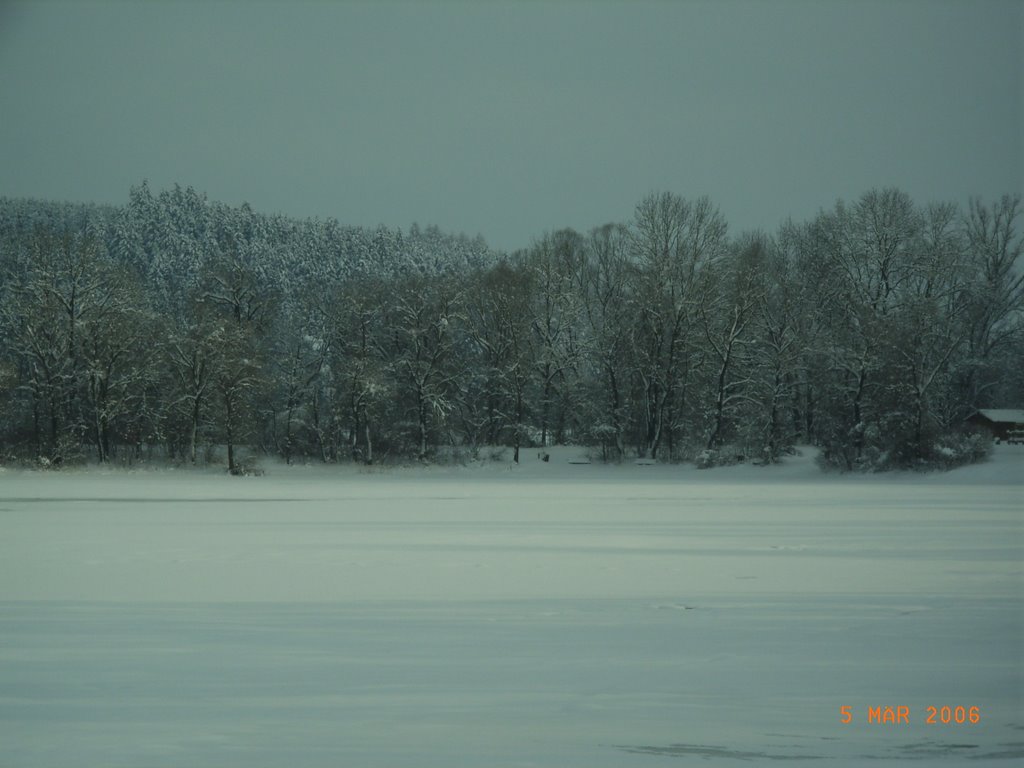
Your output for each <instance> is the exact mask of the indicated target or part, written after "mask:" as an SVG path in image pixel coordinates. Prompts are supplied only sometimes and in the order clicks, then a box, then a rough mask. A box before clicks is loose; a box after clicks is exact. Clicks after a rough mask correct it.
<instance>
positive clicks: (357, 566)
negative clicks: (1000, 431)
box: [0, 446, 1024, 768]
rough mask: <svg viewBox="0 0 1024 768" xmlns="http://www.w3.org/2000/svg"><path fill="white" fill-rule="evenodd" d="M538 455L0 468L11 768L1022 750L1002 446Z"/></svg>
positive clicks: (852, 761)
mask: <svg viewBox="0 0 1024 768" xmlns="http://www.w3.org/2000/svg"><path fill="white" fill-rule="evenodd" d="M530 458H531V459H533V460H532V462H530V463H528V464H524V465H523V466H521V467H518V468H516V469H509V468H508V467H506V466H505V465H492V466H488V467H482V468H462V469H445V468H432V469H426V468H425V469H408V470H392V471H386V472H379V471H375V472H372V473H366V472H359V471H356V470H354V469H351V468H348V469H341V470H339V469H337V468H322V467H290V468H286V467H273V468H271V470H270V471H269V473H268V475H267V476H265V477H259V478H231V477H227V476H223V475H221V474H215V473H212V472H209V473H204V472H184V471H173V470H164V471H139V472H124V471H121V472H101V471H97V470H92V471H82V472H61V473H29V472H14V471H10V470H8V471H0V765H3V766H17V768H33V767H34V766H104V767H110V766H134V767H137V768H141V767H145V766H246V767H247V768H249V767H250V766H291V767H294V768H301V767H303V766H389V767H390V766H415V767H416V768H431V767H432V766H438V767H440V766H445V767H446V768H447V767H448V766H588V767H590V766H652V768H656V767H657V766H669V765H674V764H678V765H686V764H694V763H696V762H699V763H702V764H704V763H706V764H712V765H715V764H717V765H722V766H726V765H733V764H736V765H739V764H747V765H749V764H751V763H771V764H776V765H777V764H779V763H780V762H782V763H787V762H796V761H799V762H801V763H811V764H815V763H821V764H823V765H830V766H854V765H862V764H865V762H866V761H867V760H870V764H872V765H886V764H892V765H898V764H903V763H905V762H908V761H917V764H926V765H932V764H937V765H944V766H947V765H949V766H951V765H960V764H963V765H967V764H975V761H976V760H977V759H984V758H989V760H986V762H991V763H993V764H1001V763H1006V764H1009V763H1019V762H1021V761H1022V760H1024V707H1022V691H1024V571H1022V561H1024V523H1022V517H1024V485H1022V483H1024V471H1022V470H1024V450H1022V449H1021V448H1016V447H1008V446H1000V447H999V449H998V450H997V453H996V455H995V456H994V457H993V460H992V461H990V462H989V463H987V464H984V465H980V466H976V467H968V468H964V469H960V470H957V471H954V472H951V473H947V474H932V475H915V474H904V475H884V476H873V477H844V476H841V475H823V474H820V473H819V472H818V471H817V469H816V468H814V466H813V465H812V464H811V461H810V456H809V455H805V456H804V457H802V458H799V457H798V458H793V459H790V460H789V461H788V462H787V463H786V465H785V466H782V467H775V468H759V467H735V468H727V469H719V470H709V471H699V470H695V469H691V468H681V467H666V466H641V467H638V466H622V467H616V466H611V467H608V466H601V465H597V464H592V465H577V464H570V463H568V461H567V459H568V458H570V454H569V453H568V452H560V453H555V454H554V456H553V458H552V460H551V462H549V463H541V462H538V461H536V459H535V457H532V456H531V457H530ZM844 705H845V706H848V707H850V711H851V714H852V716H853V722H851V723H849V724H843V723H842V722H841V716H840V707H841V706H844ZM869 706H883V707H884V706H891V707H893V708H895V707H897V706H906V707H908V708H909V713H910V714H909V721H910V722H908V723H897V724H891V723H886V724H872V723H868V712H867V708H868V707H869ZM928 706H934V707H936V708H939V707H942V706H950V707H954V708H955V707H957V706H962V707H971V706H976V707H978V712H979V714H980V721H979V722H978V723H974V724H972V723H964V724H956V723H948V724H944V723H941V722H937V723H934V724H928V723H926V722H925V718H926V715H927V710H926V708H927V707H928ZM953 711H954V712H955V710H953ZM936 719H939V718H936Z"/></svg>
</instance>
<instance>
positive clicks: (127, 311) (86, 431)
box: [0, 184, 1024, 472]
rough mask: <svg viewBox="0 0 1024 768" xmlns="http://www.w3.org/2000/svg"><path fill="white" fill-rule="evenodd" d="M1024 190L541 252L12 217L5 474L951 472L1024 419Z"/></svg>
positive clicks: (679, 214)
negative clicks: (616, 466)
mask: <svg viewBox="0 0 1024 768" xmlns="http://www.w3.org/2000/svg"><path fill="white" fill-rule="evenodd" d="M1019 213H1020V201H1019V198H1016V197H1010V196H1005V197H1003V198H1001V199H1000V200H998V201H996V202H994V203H991V204H986V203H983V202H982V201H980V200H972V201H971V202H970V203H969V205H968V206H967V208H966V209H961V208H959V207H958V206H956V205H952V204H929V205H918V204H915V203H914V202H913V201H912V200H911V199H910V197H909V196H908V195H906V194H905V193H903V192H901V191H899V190H896V189H882V190H872V191H870V192H867V193H866V194H864V195H862V196H861V197H860V198H859V199H858V200H856V201H855V202H852V203H846V202H843V201H840V202H837V203H836V204H835V205H834V206H833V207H831V208H829V209H825V210H822V211H821V212H820V213H819V214H818V215H817V216H815V217H814V218H813V219H811V220H810V221H807V222H799V223H798V222H792V221H790V222H787V223H785V224H784V225H782V226H781V227H780V228H779V229H778V231H777V232H775V233H773V234H767V233H763V232H752V233H741V234H739V235H737V236H732V235H730V233H729V231H728V227H727V223H726V220H725V218H724V217H723V216H722V214H721V213H720V212H719V210H718V209H717V208H716V207H715V206H714V205H713V204H712V203H711V201H709V200H708V199H706V198H699V199H694V200H689V199H685V198H682V197H680V196H678V195H675V194H671V193H660V194H651V195H649V196H647V197H645V198H644V199H643V200H641V201H640V202H639V204H638V205H637V206H636V209H635V211H634V213H633V216H632V219H631V220H629V221H628V222H627V223H622V224H606V225H604V226H600V227H596V228H594V229H593V230H591V231H590V232H588V233H585V234H584V233H579V232H575V231H573V230H569V229H566V230H562V231H558V232H554V233H549V234H546V235H544V236H542V237H540V238H539V239H537V240H536V241H535V242H534V243H533V245H532V246H531V247H529V248H527V249H524V250H522V251H518V252H515V253H512V254H504V253H497V252H494V251H491V250H490V249H488V248H487V246H486V244H485V243H484V242H483V240H482V239H480V238H475V239H470V238H466V237H463V236H458V237H454V236H450V235H446V234H444V233H441V232H439V231H438V230H436V229H435V228H428V229H426V230H420V229H419V228H418V227H413V228H412V229H411V230H409V231H408V232H406V233H403V232H401V231H398V230H390V229H387V228H384V227H379V228H377V229H376V230H367V229H362V228H353V227H342V226H340V225H339V224H338V223H337V222H335V221H333V220H328V221H320V220H298V219H291V218H287V217H282V216H265V215H261V214H258V213H255V212H253V211H252V210H251V209H250V208H249V207H248V206H244V205H243V206H241V207H232V206H227V205H223V204H219V203H212V202H210V201H208V200H207V199H206V198H205V197H204V196H202V195H199V194H197V193H196V192H195V191H194V190H192V189H182V188H180V187H175V188H173V189H171V190H166V191H163V192H161V193H159V194H156V195H154V194H153V193H152V192H151V191H150V190H149V189H148V187H147V186H146V185H145V184H143V185H141V186H139V187H136V188H133V189H132V190H131V193H130V196H129V202H128V204H126V205H125V206H93V205H69V204H56V203H46V202H38V201H26V200H8V199H4V200H0V279H2V284H0V457H3V458H4V459H6V460H9V461H34V462H41V463H44V464H50V465H60V464H63V463H67V462H70V461H81V460H87V459H91V460H96V461H99V462H110V461H118V462H131V461H136V460H142V459H148V458H153V457H154V456H159V457H161V458H166V459H170V460H173V461H179V462H188V463H194V462H205V461H209V460H211V459H214V458H215V460H217V461H226V463H227V466H228V468H229V469H230V470H231V471H233V472H239V471H244V462H242V461H240V455H241V453H245V454H247V455H251V454H254V453H255V454H273V455H278V456H280V457H282V458H283V459H284V460H286V461H289V462H291V461H294V460H299V459H301V460H304V461H308V460H317V461H324V462H338V461H357V462H365V463H372V462H378V461H384V460H392V459H395V458H402V459H418V460H433V459H442V458H444V459H447V458H450V457H452V456H458V455H461V456H468V457H475V456H478V455H479V454H480V452H481V451H492V450H493V448H494V447H504V448H505V450H506V451H508V452H509V453H510V455H511V458H512V460H514V461H518V460H519V456H520V452H521V451H522V450H523V449H525V448H527V447H531V448H533V447H538V446H539V447H544V446H549V445H554V444H564V443H572V444H579V445H587V446H590V447H592V449H593V450H594V451H595V453H597V454H599V455H600V457H602V458H604V459H606V460H623V459H625V458H628V457H648V458H651V459H656V460H663V461H676V460H687V461H696V462H698V464H699V465H701V466H708V465H713V464H719V463H727V462H731V461H736V460H744V459H745V460H757V461H764V462H772V461H775V460H776V459H777V458H778V457H780V456H781V455H783V454H784V453H786V452H787V451H789V450H790V449H791V448H792V447H793V446H794V445H795V444H797V443H812V444H815V445H818V446H820V447H821V448H822V449H823V450H822V456H823V457H824V461H825V462H826V463H827V464H830V465H834V466H837V467H840V468H843V469H882V468H891V467H914V466H950V465H952V464H956V463H960V462H963V461H969V460H972V459H976V458H978V457H979V456H981V455H982V454H983V453H984V450H985V446H984V441H983V440H981V439H979V438H977V437H974V436H971V435H970V434H968V433H967V432H965V430H964V427H963V424H964V418H965V417H966V416H968V415H969V414H970V413H971V412H973V411H974V410H975V409H976V408H978V407H985V406H989V407H999V406H1002V407H1019V406H1020V405H1021V404H1022V403H1024V366H1022V365H1021V362H1022V361H1024V311H1022V310H1024V278H1022V276H1021V273H1020V271H1019V263H1018V262H1019V257H1020V254H1021V250H1022V244H1024V241H1022V238H1021V237H1020V235H1019V233H1018V232H1017V229H1016V227H1017V223H1018V217H1019Z"/></svg>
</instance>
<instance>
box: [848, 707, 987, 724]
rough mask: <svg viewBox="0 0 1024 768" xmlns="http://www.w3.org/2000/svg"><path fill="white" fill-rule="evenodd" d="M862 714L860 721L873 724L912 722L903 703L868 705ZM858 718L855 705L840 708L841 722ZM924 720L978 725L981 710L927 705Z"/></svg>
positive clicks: (929, 722) (938, 722)
mask: <svg viewBox="0 0 1024 768" xmlns="http://www.w3.org/2000/svg"><path fill="white" fill-rule="evenodd" d="M862 714H863V715H864V717H862V718H860V722H867V723H869V724H871V725H874V724H879V725H885V724H889V725H898V724H900V723H908V724H909V723H910V707H908V706H905V705H903V704H900V705H897V706H895V707H890V706H878V707H867V708H866V709H865V710H863V711H862ZM857 719H858V717H857V715H856V713H855V710H854V708H853V707H849V706H845V705H844V706H841V707H840V708H839V722H841V723H843V724H844V725H845V724H846V723H852V722H853V721H854V720H857ZM923 722H925V723H927V724H929V725H933V724H942V725H976V724H977V723H980V722H981V710H980V709H979V708H978V707H959V706H958V707H951V706H942V707H925V708H924V718H923Z"/></svg>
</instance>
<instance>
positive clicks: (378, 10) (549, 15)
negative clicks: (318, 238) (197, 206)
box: [0, 0, 1024, 249]
mask: <svg viewBox="0 0 1024 768" xmlns="http://www.w3.org/2000/svg"><path fill="white" fill-rule="evenodd" d="M1022 71H1024V2H1013V1H1009V2H999V1H997V0H970V1H968V2H941V1H940V0H922V1H920V2H897V1H894V0H885V1H884V2H869V1H858V2H838V1H836V2H825V1H824V0H810V1H807V2H801V1H798V0H782V1H779V2H739V1H732V0H724V1H722V0H716V1H714V2H629V3H627V2H599V3H583V2H564V1H563V2H540V1H534V2H477V3H470V2H446V3H441V2H420V3H415V4H406V3H398V2H383V3H372V4H371V3H351V2H350V3H342V2H337V3H331V2H321V3H297V2H290V3H283V2H282V3H242V2H212V3H211V2H188V3H178V2H134V3H133V2H92V1H90V0H78V1H76V2H71V3H61V2H29V3H10V2H3V4H2V5H0V195H9V196H32V197H41V198H51V199H63V200H78V201H86V200H93V201H101V202H114V203H122V202H124V201H125V200H126V199H127V195H128V188H129V187H130V186H131V185H133V184H137V183H139V182H140V181H141V180H142V179H143V178H146V179H148V180H149V182H150V185H151V187H152V188H154V189H161V188H164V187H166V186H169V185H171V184H173V183H174V182H179V183H181V184H182V185H183V186H184V185H191V186H193V187H195V188H197V189H198V190H200V191H203V192H206V193H207V194H208V195H209V197H210V198H212V199H216V200H223V201H225V202H229V203H240V202H242V201H248V202H249V203H250V204H251V205H252V206H253V207H254V208H255V209H257V210H261V211H265V212H268V213H272V212H282V213H287V214H294V215H299V216H319V217H327V216H333V217H336V218H338V219H339V220H340V221H341V222H342V223H344V224H358V225H366V226H374V225H376V224H378V223H384V224H387V225H389V226H401V227H403V228H405V227H407V226H408V225H409V224H411V223H412V222H414V221H416V222H419V223H420V224H422V225H426V224H431V223H433V224H437V225H438V226H440V227H442V228H443V229H446V230H449V231H453V232H465V233H467V234H469V235H474V234H477V233H479V234H482V235H484V237H485V238H487V240H488V242H490V243H491V244H492V245H494V246H496V247H499V248H509V249H511V248H517V247H521V246H525V245H527V244H529V242H530V240H531V239H532V238H533V237H535V236H538V235H540V234H542V233H543V232H544V231H548V230H553V229H558V228H561V227H565V226H572V227H575V228H577V229H581V230H586V229H589V228H590V227H592V226H595V225H598V224H601V223H604V222H606V221H625V220H627V219H629V218H630V217H631V216H632V212H633V208H634V206H635V205H636V203H637V202H638V200H639V199H640V198H641V197H642V196H643V195H645V194H646V193H648V192H650V191H654V190H670V191H673V192H677V193H679V194H681V195H683V196H685V197H695V196H698V195H701V194H707V195H709V196H710V197H711V198H712V200H713V201H714V202H715V203H717V204H718V205H719V207H720V208H721V210H722V212H723V214H724V215H725V217H726V218H727V220H728V221H729V223H730V227H731V228H732V230H733V231H739V230H743V229H748V228H755V227H762V228H766V229H769V230H773V229H774V228H775V227H776V226H777V225H778V224H779V222H780V221H782V220H783V219H784V218H785V217H787V216H790V215H792V216H794V217H795V218H798V219H804V218H807V217H809V216H811V215H813V214H814V213H815V212H816V211H817V210H819V209H820V208H822V207H828V206H830V205H831V204H832V203H833V202H834V201H835V199H836V198H837V197H844V198H847V199H850V198H855V197H857V196H858V195H859V194H860V193H862V192H864V191H866V190H867V189H869V188H871V187H875V186H888V185H895V186H899V187H901V188H903V189H905V190H906V191H907V192H909V193H910V194H911V195H912V196H913V197H914V198H915V199H916V200H919V201H922V202H924V201H929V200H956V201H960V202H962V201H964V200H966V198H967V196H968V195H972V194H977V195H981V196H983V197H985V198H987V199H992V198H994V197H996V196H998V195H999V194H1002V193H1004V192H1018V193H1019V192H1022V190H1024V149H1022V144H1024V117H1022V115H1024V75H1022Z"/></svg>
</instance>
